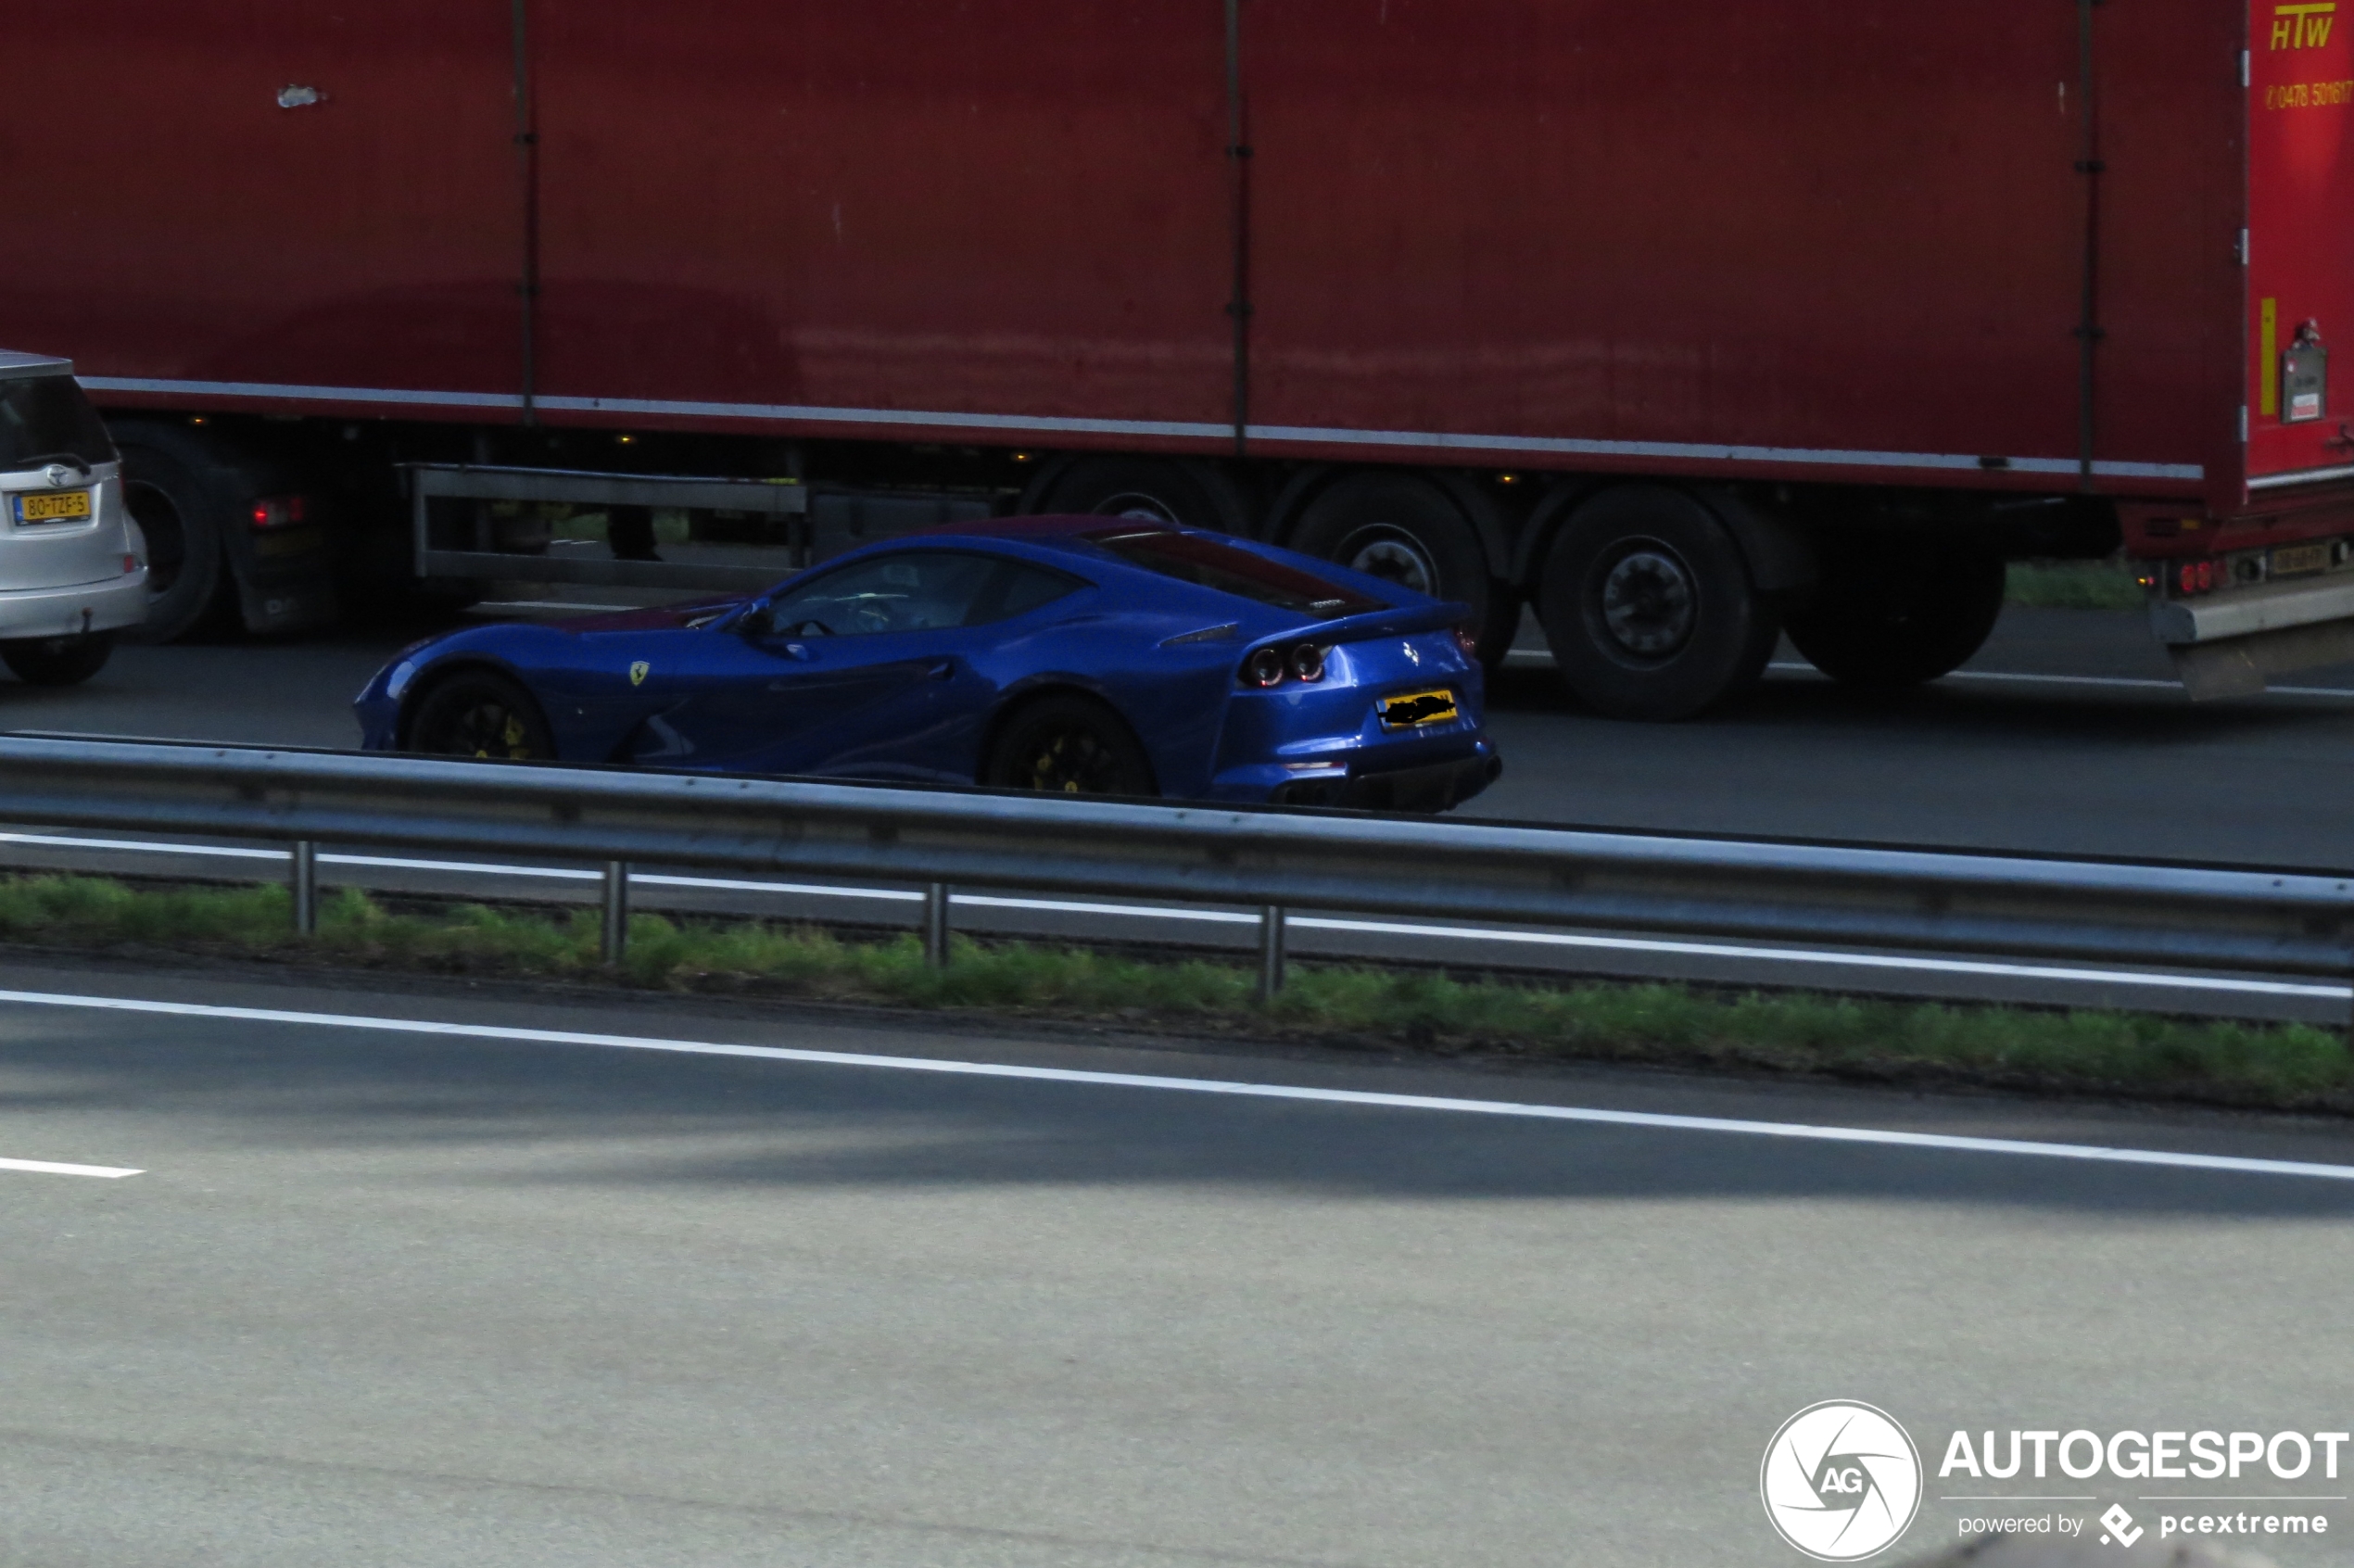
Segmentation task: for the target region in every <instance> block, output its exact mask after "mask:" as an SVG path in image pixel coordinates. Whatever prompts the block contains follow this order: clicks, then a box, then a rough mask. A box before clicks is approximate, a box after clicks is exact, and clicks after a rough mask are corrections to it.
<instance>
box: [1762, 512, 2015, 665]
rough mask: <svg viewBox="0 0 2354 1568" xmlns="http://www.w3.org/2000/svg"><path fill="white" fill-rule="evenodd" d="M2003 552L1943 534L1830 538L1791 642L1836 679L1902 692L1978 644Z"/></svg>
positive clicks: (1997, 606) (1995, 595)
mask: <svg viewBox="0 0 2354 1568" xmlns="http://www.w3.org/2000/svg"><path fill="white" fill-rule="evenodd" d="M2005 579H2006V570H2005V568H2004V565H2003V560H2002V557H2000V556H1998V555H1995V554H1993V553H1992V552H1990V551H1987V550H1973V549H1971V548H1969V547H1968V546H1963V545H1953V544H1945V543H1940V542H1926V543H1906V544H1900V545H1896V546H1893V547H1891V546H1888V545H1885V544H1882V545H1877V546H1869V545H1867V546H1854V547H1849V546H1834V547H1831V548H1828V549H1826V550H1825V551H1824V559H1823V568H1822V577H1821V581H1820V584H1819V586H1818V588H1816V596H1815V598H1814V601H1813V602H1812V603H1810V604H1809V605H1808V606H1807V607H1806V608H1805V609H1803V610H1797V611H1793V612H1791V614H1790V616H1789V619H1788V629H1789V631H1790V639H1791V642H1792V643H1793V644H1795V645H1796V646H1797V649H1798V651H1800V652H1801V653H1803V654H1804V655H1805V656H1806V659H1807V662H1808V663H1809V664H1813V665H1814V666H1815V667H1816V669H1818V670H1820V671H1822V672H1823V673H1824V674H1825V675H1827V676H1829V677H1831V678H1832V679H1833V680H1836V681H1838V682H1840V683H1841V684H1842V685H1846V686H1854V687H1859V688H1862V689H1865V690H1868V691H1901V690H1903V689H1905V688H1907V687H1913V686H1919V685H1921V684H1922V683H1924V682H1926V681H1932V680H1935V679H1936V678H1937V677H1940V676H1942V675H1944V674H1947V673H1948V672H1950V671H1952V670H1953V669H1955V667H1956V666H1958V665H1959V664H1961V663H1962V662H1963V661H1964V660H1966V659H1968V657H1969V656H1970V655H1971V654H1973V653H1975V652H1977V651H1979V649H1980V647H1981V645H1983V644H1984V642H1985V641H1986V637H1987V634H1988V633H1989V632H1992V631H1993V629H1994V622H1995V619H1996V617H1998V616H1999V615H2001V614H2002V613H2003V588H2004V586H2005Z"/></svg>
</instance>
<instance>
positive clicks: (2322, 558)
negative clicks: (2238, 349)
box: [2271, 544, 2330, 577]
mask: <svg viewBox="0 0 2354 1568" xmlns="http://www.w3.org/2000/svg"><path fill="white" fill-rule="evenodd" d="M2329 566H2330V547H2329V546H2327V545H2325V544H2310V545H2283V546H2282V547H2281V548H2280V549H2278V550H2274V551H2273V552H2272V574H2271V575H2273V576H2275V577H2293V576H2296V575H2297V574H2298V573H2300V572H2326V571H2328V570H2329Z"/></svg>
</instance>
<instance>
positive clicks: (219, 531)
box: [115, 424, 237, 642]
mask: <svg viewBox="0 0 2354 1568" xmlns="http://www.w3.org/2000/svg"><path fill="white" fill-rule="evenodd" d="M115 445H116V447H117V448H118V449H120V451H121V453H122V470H123V485H122V490H123V500H124V504H125V505H127V506H128V507H129V508H130V511H131V519H132V521H133V522H134V523H136V524H138V525H139V531H140V532H141V533H143V534H145V535H146V541H147V618H146V623H145V624H144V625H142V626H139V627H137V628H136V629H135V630H134V631H133V632H130V633H127V634H126V635H127V636H129V637H130V638H132V639H134V640H136V641H140V642H170V641H172V640H173V639H176V638H182V637H185V636H187V635H188V634H189V633H190V632H194V631H199V630H214V629H221V628H223V627H225V626H226V625H227V624H228V622H229V621H230V620H231V619H232V617H233V616H234V613H235V611H236V593H235V585H234V581H233V580H232V578H231V575H230V573H229V566H228V559H227V544H226V538H227V530H228V526H229V524H230V522H231V520H232V519H234V516H235V515H236V504H237V495H236V491H237V480H236V478H235V476H234V474H232V473H231V472H230V471H229V470H228V469H226V468H224V467H223V466H222V465H221V463H219V462H216V461H214V459H213V457H212V455H211V454H210V453H209V451H207V450H206V449H205V447H204V444H203V443H202V442H200V441H198V440H196V439H195V438H194V437H192V436H187V435H185V434H184V433H182V432H180V431H178V430H173V429H171V428H169V427H165V426H158V425H149V424H136V425H133V426H131V427H129V428H128V429H125V430H122V431H120V432H118V434H117V436H116V438H115Z"/></svg>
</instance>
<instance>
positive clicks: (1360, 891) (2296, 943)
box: [0, 736, 2354, 992]
mask: <svg viewBox="0 0 2354 1568" xmlns="http://www.w3.org/2000/svg"><path fill="white" fill-rule="evenodd" d="M0 820H7V821H11V822H23V823H38V824H46V825H54V826H61V827H79V828H126V829H135V830H140V831H145V832H182V833H191V834H205V835H219V836H224V837H232V838H249V839H261V840H268V841H279V842H285V843H289V844H292V845H293V846H294V854H293V856H292V869H293V875H294V878H295V908H296V913H297V922H298V923H299V924H300V926H301V928H302V929H306V930H307V929H310V923H311V922H312V921H313V920H314V919H315V914H316V909H317V897H316V884H315V877H316V871H315V866H316V856H315V854H314V846H316V845H317V844H318V843H320V842H323V841H325V842H334V843H340V844H352V845H372V846H381V847H387V848H400V849H412V850H432V851H443V852H448V851H460V852H464V851H476V852H482V853H488V854H500V855H513V854H538V855H545V856H549V857H552V858H558V859H571V860H581V861H592V862H602V863H604V865H605V867H606V877H605V888H606V899H605V940H606V955H607V957H608V958H609V959H618V958H619V957H620V955H621V951H622V945H623V943H624V942H625V941H626V930H627V886H628V880H627V870H626V867H627V866H628V865H629V864H630V863H632V862H636V863H642V864H660V865H672V866H703V867H715V868H724V869H729V870H735V871H754V872H793V873H799V874H803V875H815V876H821V877H860V878H880V879H889V880H895V881H902V882H910V883H917V884H921V885H922V886H924V887H925V888H926V889H927V890H928V893H927V898H926V902H925V916H924V931H925V945H926V949H927V952H928V954H929V955H930V956H931V958H932V960H933V961H934V962H936V963H937V962H945V961H946V956H947V935H948V900H947V892H946V890H947V888H948V887H949V886H950V885H951V884H956V885H963V886H971V887H986V888H1005V889H1023V890H1034V891H1046V892H1056V893H1076V894H1097V895H1121V896H1125V897H1129V898H1140V897H1141V898H1158V899H1167V900H1171V901H1175V902H1187V903H1203V904H1229V905H1234V904H1240V905H1246V906H1256V907H1257V908H1258V909H1259V912H1260V952H1261V958H1262V982H1263V985H1264V987H1265V989H1266V990H1268V991H1270V992H1272V991H1273V990H1274V989H1276V988H1277V987H1279V986H1280V985H1281V984H1282V983H1283V967H1284V947H1283V933H1284V911H1285V909H1287V908H1311V909H1326V910H1335V911H1347V912H1352V913H1365V914H1388V915H1408V916H1422V917H1454V918H1462V919H1472V920H1512V921H1521V922H1526V923H1531V924H1538V925H1547V926H1559V927H1571V928H1581V929H1602V930H1615V931H1643V932H1652V933H1675V934H1686V935H1705V936H1716V937H1733V938H1746V939H1752V940H1757V939H1766V940H1779V941H1790V940H1799V941H1807V942H1829V943H1836V944H1848V945H1853V946H1856V947H1865V948H1872V947H1879V948H1899V949H1912V950H1933V951H1938V952H1946V953H1967V954H1981V955H2006V956H2037V957H2045V958H2061V959H2078V960H2098V961H2107V962H2119V963H2127V964H2141V965H2152V966H2161V967H2168V966H2170V967H2185V968H2199V969H2213V970H2226V971H2241V970H2245V971H2254V972H2260V973H2269V974H2289V975H2329V976H2339V977H2342V976H2345V975H2347V974H2348V973H2349V971H2354V877H2333V876H2299V875H2291V874H2287V873H2280V872H2271V871H2253V870H2234V869H2228V868H2220V867H2207V866H2135V865H2122V864H2116V863H2110V862H2101V861H2071V860H2062V859H2052V858H2042V857H2033V856H2023V855H2006V854H1971V853H1950V852H1930V851H1921V850H1908V849H1873V848H1862V847H1855V846H1849V845H1820V844H1800V843H1779V842H1750V841H1735V840H1724V839H1705V838H1684V837H1668V836H1664V835H1658V834H1645V833H1630V832H1606V831H1596V830H1589V829H1579V828H1538V827H1510V826H1492V825H1488V824H1485V823H1475V822H1462V821H1446V820H1436V819H1432V818H1426V817H1420V818H1396V817H1376V816H1361V815H1356V814H1349V813H1337V812H1335V813H1318V812H1296V811H1276V810H1267V809H1257V808H1241V809H1238V808H1233V807H1225V806H1214V805H1189V804H1173V803H1156V802H1141V801H1139V802H1126V801H1085V800H1070V799H1067V798H1064V797H1059V796H1036V795H1021V794H1009V793H983V792H971V791H960V790H928V789H902V788H886V787H872V786H865V785H847V784H830V783H820V782H814V781H806V780H799V779H785V778H731V777H723V776H716V775H701V774H682V773H657V772H648V771H642V770H635V769H625V768H596V767H576V766H566V765H544V764H492V763H476V762H464V761H454V760H445V759H438V758H428V757H410V756H385V755H373V754H362V753H353V752H293V751H262V750H253V749H245V748H233V747H220V746H208V745H196V744H185V743H170V742H145V741H111V740H62V739H59V740H51V739H39V738H32V737H15V736H0Z"/></svg>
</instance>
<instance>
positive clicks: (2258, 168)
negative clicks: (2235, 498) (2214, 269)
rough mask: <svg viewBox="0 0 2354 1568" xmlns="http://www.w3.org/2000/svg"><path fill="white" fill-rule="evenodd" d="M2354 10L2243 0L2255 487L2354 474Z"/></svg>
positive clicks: (2250, 431)
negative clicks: (2351, 221)
mask: <svg viewBox="0 0 2354 1568" xmlns="http://www.w3.org/2000/svg"><path fill="white" fill-rule="evenodd" d="M2348 10H2354V0H2256V3H2255V4H2254V5H2253V6H2250V8H2249V12H2248V91H2247V114H2248V121H2249V124H2248V139H2247V145H2248V171H2247V173H2248V265H2247V295H2248V297H2247V370H2246V374H2247V388H2246V396H2247V474H2248V486H2249V488H2251V489H2253V490H2257V491H2259V492H2261V491H2264V490H2268V489H2273V488H2277V487H2283V486H2286V485H2294V484H2297V483H2298V482H2300V481H2310V480H2314V479H2320V478H2338V477H2343V476H2345V475H2347V474H2349V473H2354V435H2349V434H2348V432H2349V427H2354V386H2349V385H2348V381H2349V378H2354V234H2349V231H2348V211H2349V209H2354V156H2349V149H2348V131H2349V127H2354V19H2349V18H2348V16H2346V15H2345V13H2346V12H2347V11H2348ZM2333 345H2335V352H2336V357H2337V358H2338V359H2339V360H2342V361H2343V362H2342V363H2339V364H2338V365H2336V366H2335V371H2333V367H2332V365H2331V362H2330V361H2331V358H2332V349H2333Z"/></svg>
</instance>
